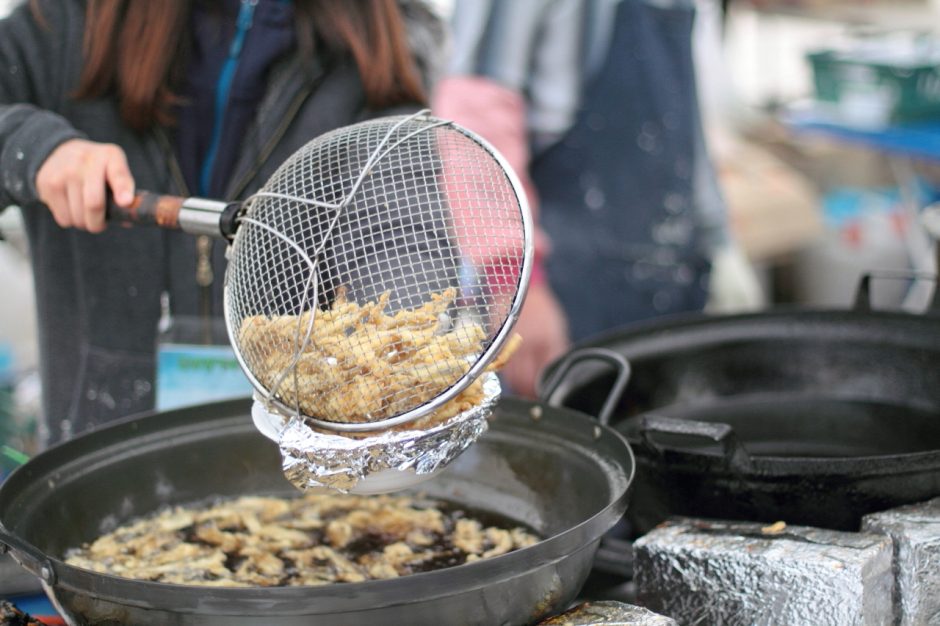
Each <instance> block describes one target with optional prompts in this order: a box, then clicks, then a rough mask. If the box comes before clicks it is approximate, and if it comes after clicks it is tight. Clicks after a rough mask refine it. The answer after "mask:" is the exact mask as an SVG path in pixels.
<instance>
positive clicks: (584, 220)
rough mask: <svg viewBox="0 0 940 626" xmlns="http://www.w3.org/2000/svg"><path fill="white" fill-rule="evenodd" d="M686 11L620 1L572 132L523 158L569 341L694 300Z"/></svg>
mask: <svg viewBox="0 0 940 626" xmlns="http://www.w3.org/2000/svg"><path fill="white" fill-rule="evenodd" d="M692 18H693V11H692V9H691V8H688V9H685V8H669V9H664V8H658V7H653V6H650V5H649V4H647V3H646V2H643V1H640V0H622V1H621V2H620V3H619V6H618V7H617V9H616V18H615V19H616V22H615V24H614V27H613V33H612V36H611V40H610V48H609V51H608V53H607V56H606V58H605V60H604V62H603V65H602V66H601V67H600V69H599V71H598V72H597V73H596V74H595V75H593V76H591V77H590V78H589V81H588V83H587V85H586V86H585V91H584V95H583V101H582V108H581V109H580V110H579V111H578V113H577V117H576V120H575V122H574V124H573V126H572V128H571V129H570V130H569V131H568V132H567V133H566V134H565V136H564V137H563V138H562V139H561V140H560V141H559V142H558V143H556V144H555V145H554V146H552V147H551V148H549V149H548V150H547V151H545V152H544V153H542V154H541V155H539V156H537V157H536V158H535V159H534V160H533V163H532V169H531V171H532V178H533V180H534V182H535V185H536V187H537V188H538V191H539V195H540V198H541V214H540V215H541V218H540V222H541V224H542V226H543V228H544V229H545V231H546V232H547V234H548V235H549V237H550V238H551V240H552V252H551V255H550V256H549V258H548V260H547V270H548V276H549V280H550V283H551V286H552V288H553V289H554V290H555V292H556V294H557V295H558V297H559V299H560V300H561V303H562V305H563V307H564V308H565V311H566V312H567V314H568V320H569V325H570V331H571V335H572V338H573V339H574V340H579V339H582V338H584V337H585V336H588V335H592V334H595V333H598V332H601V331H604V330H607V329H610V328H614V327H618V326H622V325H624V324H627V323H629V322H634V321H637V320H641V319H645V318H649V317H653V316H658V315H663V314H667V313H675V312H680V311H690V310H701V309H702V307H703V306H704V302H705V297H706V286H707V285H706V283H707V277H708V269H709V263H708V260H707V258H706V257H705V256H704V254H703V252H702V250H700V245H699V235H698V226H697V220H696V217H695V213H696V209H695V207H694V205H693V178H694V177H693V170H694V166H695V164H694V154H695V136H696V133H697V132H699V129H698V126H697V125H698V124H699V123H700V122H699V119H698V104H697V101H696V95H695V77H694V73H693V69H692V52H691V30H692Z"/></svg>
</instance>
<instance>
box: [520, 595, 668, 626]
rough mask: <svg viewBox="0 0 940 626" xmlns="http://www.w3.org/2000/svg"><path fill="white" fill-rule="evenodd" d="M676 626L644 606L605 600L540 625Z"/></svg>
mask: <svg viewBox="0 0 940 626" xmlns="http://www.w3.org/2000/svg"><path fill="white" fill-rule="evenodd" d="M594 624H606V625H607V626H676V622H675V620H672V619H670V618H668V617H664V616H662V615H657V614H656V613H653V612H652V611H650V610H648V609H644V608H643V607H639V606H633V605H632V604H626V603H625V602H614V601H612V600H604V601H602V602H585V603H583V604H579V605H578V606H576V607H574V608H573V609H571V610H570V611H565V612H564V613H562V614H561V615H556V616H554V617H550V618H548V619H547V620H545V621H543V622H540V623H539V626H593V625H594Z"/></svg>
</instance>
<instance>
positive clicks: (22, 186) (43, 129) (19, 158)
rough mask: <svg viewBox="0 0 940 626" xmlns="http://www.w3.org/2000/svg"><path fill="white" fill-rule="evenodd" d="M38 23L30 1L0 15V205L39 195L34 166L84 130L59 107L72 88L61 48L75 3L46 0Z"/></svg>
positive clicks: (75, 14)
mask: <svg viewBox="0 0 940 626" xmlns="http://www.w3.org/2000/svg"><path fill="white" fill-rule="evenodd" d="M39 5H40V10H41V11H42V16H43V23H40V22H39V21H38V20H37V19H36V17H35V15H34V14H33V12H32V11H31V9H30V8H29V6H28V3H23V4H21V5H20V6H19V7H18V8H17V9H16V10H14V11H13V13H12V14H11V15H10V16H9V17H7V18H5V19H3V20H0V173H2V180H0V210H2V209H3V208H4V207H6V206H8V205H10V204H19V205H25V204H29V203H31V202H34V201H36V200H37V193H36V172H37V171H39V168H40V167H41V166H42V164H43V162H44V161H45V160H46V158H47V157H48V156H49V154H50V153H51V152H52V151H53V150H54V149H55V148H56V147H57V146H58V145H59V144H61V143H62V142H64V141H66V140H68V139H75V138H79V137H83V136H84V135H83V134H82V133H80V132H79V131H77V130H76V129H75V128H73V127H72V125H71V124H69V122H68V121H66V119H65V118H64V117H62V116H61V115H59V114H58V113H56V111H57V110H61V107H62V106H63V104H64V102H65V100H66V98H67V95H68V93H69V91H70V90H71V89H73V88H74V86H73V85H70V84H69V83H70V81H69V80H68V78H67V77H68V75H69V73H70V72H69V69H70V68H71V67H73V66H74V62H75V60H74V59H71V60H67V59H65V58H64V57H65V56H66V55H65V51H66V50H67V49H68V46H69V44H70V43H71V42H69V41H68V37H69V36H70V35H69V34H67V33H66V31H67V30H71V31H72V34H71V36H72V37H74V36H75V34H74V29H66V28H64V26H65V25H66V24H67V23H68V22H69V20H81V19H82V17H83V16H82V14H81V10H80V7H79V3H77V2H73V1H69V0H44V1H43V2H40V3H39ZM79 49H80V48H79Z"/></svg>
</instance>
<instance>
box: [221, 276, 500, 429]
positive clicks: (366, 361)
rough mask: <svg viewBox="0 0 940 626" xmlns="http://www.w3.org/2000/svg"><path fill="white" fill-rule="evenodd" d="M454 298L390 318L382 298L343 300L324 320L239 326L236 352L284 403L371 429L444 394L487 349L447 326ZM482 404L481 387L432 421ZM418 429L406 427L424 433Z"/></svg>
mask: <svg viewBox="0 0 940 626" xmlns="http://www.w3.org/2000/svg"><path fill="white" fill-rule="evenodd" d="M455 297H456V290H455V289H453V288H451V289H447V290H446V291H444V292H443V293H440V294H434V295H433V296H432V298H431V301H430V302H427V303H426V304H424V305H423V306H421V307H418V308H416V309H411V310H402V311H399V312H397V313H395V314H394V315H389V314H387V313H385V309H386V308H387V306H388V300H389V294H388V293H387V292H386V293H385V294H383V295H382V296H381V297H380V298H379V299H378V301H376V302H372V303H369V304H366V305H363V306H360V305H358V304H356V303H355V302H349V301H348V300H347V299H346V297H345V295H344V294H343V293H341V294H340V295H339V296H338V297H337V299H336V301H335V302H334V303H333V306H332V308H331V309H330V310H327V311H316V312H315V314H314V313H311V312H309V311H308V312H306V313H304V314H303V315H299V316H296V315H286V316H276V317H266V316H252V317H247V318H245V319H244V320H243V321H242V325H241V329H240V331H239V343H240V349H241V351H242V353H243V354H244V355H245V357H246V361H247V362H248V364H249V367H250V369H251V370H252V372H253V373H254V374H255V376H256V377H257V378H258V379H259V382H261V383H262V384H263V385H264V386H265V387H267V388H268V389H269V390H272V391H273V392H274V395H275V396H276V397H277V398H279V399H280V400H281V401H282V402H283V403H284V404H286V405H288V406H298V407H299V408H300V410H301V412H302V413H304V414H305V415H310V416H314V417H317V418H319V419H324V420H328V421H334V422H374V421H378V420H381V419H385V418H388V417H393V416H395V415H399V414H401V413H403V412H405V411H408V410H411V409H413V408H416V407H418V406H420V405H422V404H424V403H426V402H428V401H430V400H432V399H433V398H435V397H436V396H438V395H440V394H441V393H442V392H444V391H445V390H446V389H447V388H449V387H450V386H451V385H453V384H454V383H455V382H456V381H457V379H459V378H460V377H461V376H462V375H463V374H464V373H465V372H467V371H468V370H469V368H470V366H471V365H472V363H473V362H474V361H475V359H476V358H477V357H478V355H479V354H480V352H481V351H482V350H483V345H484V340H485V339H486V333H485V331H484V330H483V327H482V326H481V325H480V324H479V323H476V322H473V321H467V320H458V321H457V322H456V323H453V322H452V320H451V318H450V317H449V315H448V313H447V310H448V308H449V307H450V306H451V304H452V303H453V301H454V298H455ZM311 315H315V318H314V320H313V321H312V322H313V323H312V324H311V319H310V316H311ZM513 339H514V340H516V341H517V340H518V338H517V337H514V338H513ZM510 344H512V345H511V346H510V347H512V348H513V349H514V344H513V342H510ZM504 355H506V357H505V358H508V351H504ZM501 356H503V355H501ZM505 358H503V359H502V361H505ZM482 399H483V388H482V383H481V382H480V381H479V380H477V381H475V382H474V383H473V384H472V385H470V386H469V387H468V388H467V389H465V390H464V391H463V392H462V393H461V394H459V395H458V396H457V397H455V398H454V399H453V400H452V401H450V402H449V403H447V404H446V405H444V406H443V407H442V408H441V409H440V410H438V411H436V412H435V414H434V416H433V421H434V422H440V421H443V420H445V419H447V418H449V417H452V416H453V415H456V414H458V413H460V412H462V411H465V410H467V409H469V408H472V407H473V406H475V405H477V404H479V403H480V402H481V401H482ZM423 422H424V424H421V423H417V424H413V425H412V427H422V426H427V425H428V423H427V420H423Z"/></svg>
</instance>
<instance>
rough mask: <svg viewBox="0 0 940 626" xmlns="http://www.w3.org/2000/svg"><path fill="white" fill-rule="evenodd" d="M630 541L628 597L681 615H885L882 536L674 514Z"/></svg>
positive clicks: (804, 619) (684, 619) (796, 620)
mask: <svg viewBox="0 0 940 626" xmlns="http://www.w3.org/2000/svg"><path fill="white" fill-rule="evenodd" d="M635 550H636V560H635V563H634V568H635V572H636V582H637V600H638V603H639V604H641V605H643V606H646V607H648V608H650V609H652V610H654V611H656V612H658V613H662V614H664V615H668V616H670V617H672V618H673V619H675V620H676V621H677V622H678V623H679V624H682V625H686V624H696V625H698V624H724V625H727V626H745V625H747V626H751V625H754V626H765V625H766V626H771V625H773V626H785V625H788V624H792V625H800V626H803V625H805V624H813V625H815V626H825V625H832V626H849V625H855V626H867V625H869V624H871V625H874V624H878V625H879V626H880V625H882V624H890V623H892V621H893V611H892V601H891V600H892V592H893V576H892V572H891V561H892V545H891V540H890V538H888V537H885V536H883V535H873V534H867V533H866V534H863V533H845V532H838V531H831V530H822V529H816V528H806V527H790V526H785V525H783V524H777V525H773V526H770V527H767V526H762V525H760V524H754V523H732V522H728V523H725V522H713V521H705V520H692V519H681V518H679V519H674V520H670V521H669V522H666V523H665V524H663V525H661V526H660V527H658V528H656V529H654V530H653V531H652V532H650V533H649V534H647V535H646V536H644V537H642V538H640V539H639V540H638V541H637V542H636V544H635Z"/></svg>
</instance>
